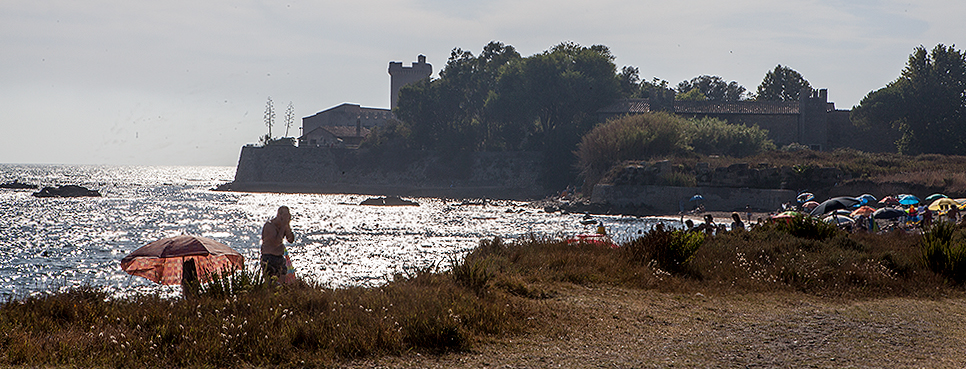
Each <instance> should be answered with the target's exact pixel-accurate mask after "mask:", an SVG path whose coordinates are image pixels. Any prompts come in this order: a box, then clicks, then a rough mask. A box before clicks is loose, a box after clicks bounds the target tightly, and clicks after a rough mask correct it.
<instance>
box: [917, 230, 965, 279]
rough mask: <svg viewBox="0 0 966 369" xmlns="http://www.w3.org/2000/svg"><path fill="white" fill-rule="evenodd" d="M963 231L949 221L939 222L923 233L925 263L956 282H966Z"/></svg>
mask: <svg viewBox="0 0 966 369" xmlns="http://www.w3.org/2000/svg"><path fill="white" fill-rule="evenodd" d="M963 236H964V235H963V232H962V231H959V230H957V228H956V225H955V224H953V223H949V222H939V223H936V224H935V225H933V226H932V227H930V228H929V229H928V230H927V231H926V232H924V233H923V234H922V246H921V250H922V259H923V263H924V264H925V265H926V267H928V268H929V269H930V270H932V271H933V272H935V273H937V274H940V275H942V276H944V277H946V278H949V279H952V280H953V281H955V282H956V283H963V282H966V244H964V239H963Z"/></svg>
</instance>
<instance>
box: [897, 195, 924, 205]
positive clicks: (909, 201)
mask: <svg viewBox="0 0 966 369" xmlns="http://www.w3.org/2000/svg"><path fill="white" fill-rule="evenodd" d="M918 203H919V198H918V197H916V196H914V195H902V196H900V197H899V204H902V205H915V204H918Z"/></svg>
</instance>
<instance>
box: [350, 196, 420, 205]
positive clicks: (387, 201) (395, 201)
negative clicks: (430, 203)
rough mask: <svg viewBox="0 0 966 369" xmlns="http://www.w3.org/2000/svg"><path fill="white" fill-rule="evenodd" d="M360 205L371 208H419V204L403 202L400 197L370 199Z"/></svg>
mask: <svg viewBox="0 0 966 369" xmlns="http://www.w3.org/2000/svg"><path fill="white" fill-rule="evenodd" d="M359 205H371V206H419V203H418V202H415V201H409V200H403V199H401V198H399V196H387V197H370V198H368V199H366V200H365V201H363V202H361V203H359Z"/></svg>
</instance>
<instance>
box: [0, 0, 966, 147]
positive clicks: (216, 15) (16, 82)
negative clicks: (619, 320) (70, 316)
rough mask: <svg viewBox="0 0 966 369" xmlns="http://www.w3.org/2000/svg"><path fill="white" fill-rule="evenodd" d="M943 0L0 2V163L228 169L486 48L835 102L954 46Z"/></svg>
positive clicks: (957, 10)
mask: <svg viewBox="0 0 966 369" xmlns="http://www.w3.org/2000/svg"><path fill="white" fill-rule="evenodd" d="M963 14H966V2H963V1H958V0H942V1H940V0H922V1H915V2H912V1H872V0H838V1H836V0H796V1H786V0H770V1H769V0H761V1H754V0H734V1H720V0H679V1H652V0H633V1H630V0H629V1H616V0H598V1H593V2H590V1H573V0H536V1H526V0H523V1H521V0H478V1H455V0H398V1H366V0H358V1H344V0H339V1H298V0H293V1H253V0H234V1H219V0H206V1H195V0H190V1H181V0H165V1H97V0H86V1H44V0H35V1H15V0H11V1H3V2H0V130H2V132H0V163H38V164H105V165H217V166H234V165H236V164H237V162H238V155H239V153H240V151H241V147H242V146H244V145H246V144H249V143H256V142H258V138H259V137H260V136H263V135H265V134H266V133H267V131H268V128H267V127H266V126H265V123H264V120H263V116H264V112H265V107H266V104H267V101H268V99H269V98H271V99H272V101H273V105H274V108H275V112H276V118H275V126H274V128H273V129H272V130H273V132H272V133H273V135H274V136H283V135H285V131H286V127H285V119H284V117H285V111H286V109H287V107H288V106H289V104H291V105H292V106H293V107H294V110H295V116H296V119H295V122H294V124H293V125H292V126H291V128H290V129H289V130H288V136H298V135H299V134H300V132H299V127H300V126H301V118H302V117H305V116H310V115H312V114H315V113H316V112H319V111H322V110H325V109H328V108H330V107H333V106H336V105H339V104H342V103H345V102H350V103H356V104H361V105H362V106H368V107H382V108H387V107H389V99H390V96H389V94H390V89H389V74H388V72H387V70H388V65H389V62H390V61H396V62H403V65H404V66H409V65H410V63H412V62H413V61H415V60H416V57H417V55H419V54H423V55H426V58H427V62H429V63H430V64H432V65H433V70H434V77H435V76H436V73H438V71H439V70H440V69H442V68H443V67H444V66H445V64H446V59H447V58H448V57H449V54H450V51H451V50H452V49H454V48H457V47H458V48H462V49H464V50H469V51H471V52H473V54H474V55H476V54H479V52H480V50H482V48H483V46H485V45H486V44H487V43H489V42H490V41H499V42H503V43H505V44H508V45H512V46H513V47H514V48H516V49H517V51H518V52H520V54H521V55H523V56H530V55H534V54H539V53H541V52H543V51H546V50H548V49H549V48H551V47H553V46H554V45H557V44H559V43H561V42H567V41H569V42H575V43H577V44H580V45H583V46H591V45H597V44H601V45H606V46H608V47H609V48H610V50H611V53H612V54H613V55H614V56H615V57H616V60H615V64H616V65H617V68H618V70H619V69H620V68H621V67H623V66H634V67H637V68H638V69H639V70H640V75H641V77H642V79H645V80H650V79H651V78H653V77H657V78H660V79H664V80H667V81H668V82H670V83H671V85H672V86H673V85H676V84H677V83H678V82H681V81H684V80H690V79H691V78H694V77H696V76H700V75H715V76H720V77H721V78H723V79H725V80H726V81H736V82H738V83H739V84H741V85H742V86H744V87H745V88H746V89H748V90H749V91H754V90H756V89H757V87H758V85H759V84H760V83H761V81H762V79H763V78H764V75H765V73H767V72H768V71H769V70H772V69H774V68H775V66H777V65H779V64H781V65H784V66H788V67H790V68H792V69H794V70H796V71H798V72H799V73H801V74H802V75H803V76H804V77H805V79H806V80H808V81H809V82H810V83H811V85H812V86H813V87H815V88H826V89H828V97H829V100H830V101H832V102H834V103H835V106H836V108H839V109H849V108H851V107H852V106H854V105H857V104H858V103H859V102H860V101H861V100H862V98H863V97H864V96H865V95H866V94H868V93H869V92H871V91H874V90H876V89H879V88H882V87H884V86H885V85H886V84H888V83H889V82H891V81H893V80H895V79H896V78H897V77H898V76H899V74H900V73H901V71H902V68H903V67H904V66H905V64H906V61H907V59H908V57H909V55H910V54H911V53H912V52H913V50H914V48H916V47H918V46H923V47H925V48H926V49H932V48H933V47H934V46H936V45H937V44H944V45H947V46H949V45H956V47H957V50H962V47H963V46H962V45H966V22H963V20H962V15H963Z"/></svg>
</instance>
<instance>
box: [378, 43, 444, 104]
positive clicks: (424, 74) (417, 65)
mask: <svg viewBox="0 0 966 369" xmlns="http://www.w3.org/2000/svg"><path fill="white" fill-rule="evenodd" d="M416 59H417V61H414V62H413V64H412V66H409V67H404V66H403V63H402V62H389V75H390V76H391V77H390V80H391V82H390V95H389V96H390V99H389V100H390V105H389V108H390V109H393V108H395V107H396V103H397V102H398V101H399V89H400V88H402V87H403V86H405V85H408V84H410V83H413V82H417V81H419V80H422V79H424V78H429V76H431V75H432V74H433V65H432V64H429V63H427V62H426V56H425V55H419V56H418V57H416Z"/></svg>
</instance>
